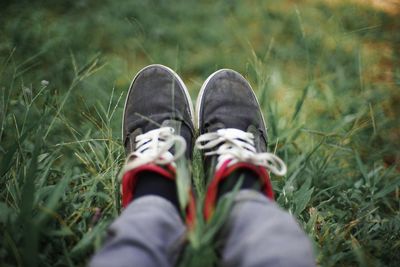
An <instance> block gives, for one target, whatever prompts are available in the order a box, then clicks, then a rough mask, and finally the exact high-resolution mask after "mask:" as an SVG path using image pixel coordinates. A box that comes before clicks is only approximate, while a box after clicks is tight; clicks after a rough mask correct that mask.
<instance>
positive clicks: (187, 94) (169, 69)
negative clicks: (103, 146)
mask: <svg viewBox="0 0 400 267" xmlns="http://www.w3.org/2000/svg"><path fill="white" fill-rule="evenodd" d="M151 67H160V68H162V69H165V70H166V71H168V72H169V73H171V74H172V75H173V76H174V77H175V78H176V79H177V80H178V82H179V84H180V85H181V86H182V88H183V91H184V93H185V97H186V100H187V101H188V104H189V111H190V118H191V119H192V123H193V124H194V123H195V122H194V121H195V119H194V109H193V102H192V98H191V97H190V94H189V90H188V89H187V87H186V85H185V84H184V83H183V81H182V79H181V77H179V75H178V74H177V73H176V72H175V71H173V70H172V69H171V68H168V67H167V66H164V65H161V64H152V65H148V66H146V67H144V68H143V69H141V70H139V71H138V72H137V73H136V75H135V77H134V78H133V79H132V82H131V84H130V86H129V90H128V93H127V94H126V98H125V104H124V112H123V114H122V131H121V134H122V140H124V138H125V137H124V136H123V134H124V118H125V111H126V104H127V102H128V97H129V95H130V93H131V90H132V85H133V83H134V82H135V81H136V78H137V77H138V76H139V74H141V73H142V71H144V70H146V69H148V68H151Z"/></svg>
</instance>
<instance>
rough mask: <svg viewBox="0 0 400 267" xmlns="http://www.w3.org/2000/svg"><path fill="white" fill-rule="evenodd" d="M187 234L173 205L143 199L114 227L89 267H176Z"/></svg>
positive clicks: (118, 219)
mask: <svg viewBox="0 0 400 267" xmlns="http://www.w3.org/2000/svg"><path fill="white" fill-rule="evenodd" d="M185 231H186V227H185V226H184V224H183V222H182V219H181V218H180V216H179V214H178V211H177V209H176V208H175V207H174V206H173V205H172V204H171V202H169V201H167V200H165V199H164V198H162V197H158V196H144V197H140V198H138V199H137V200H135V201H132V202H131V203H130V204H129V205H128V207H127V208H126V209H125V210H124V211H123V212H122V214H121V216H120V217H118V218H117V219H116V220H115V221H114V222H113V223H112V224H111V226H110V227H109V229H108V232H107V238H106V240H105V243H104V245H103V247H102V249H101V250H99V251H98V252H97V253H96V255H94V257H93V258H92V260H91V262H90V266H92V267H99V266H104V267H109V266H121V267H122V266H140V267H142V266H143V267H146V266H174V264H175V262H176V260H177V257H178V255H179V253H180V250H181V248H182V245H183V241H184V239H183V238H184V236H185Z"/></svg>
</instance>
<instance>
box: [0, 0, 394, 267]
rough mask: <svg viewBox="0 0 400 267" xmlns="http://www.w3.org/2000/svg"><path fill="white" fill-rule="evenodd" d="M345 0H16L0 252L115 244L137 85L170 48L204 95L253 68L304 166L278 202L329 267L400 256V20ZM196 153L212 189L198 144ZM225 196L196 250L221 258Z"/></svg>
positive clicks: (297, 164) (1, 176)
mask: <svg viewBox="0 0 400 267" xmlns="http://www.w3.org/2000/svg"><path fill="white" fill-rule="evenodd" d="M334 2H335V1H332V2H328V1H317V0H313V1H301V2H298V3H297V4H296V3H294V2H293V1H278V0H272V1H257V0H253V1H222V0H219V1H201V2H200V1H194V0H188V1H178V2H177V3H174V4H171V3H170V2H169V1H101V3H100V2H99V1H90V0H83V1H68V0H64V1H57V2H55V1H54V3H50V2H49V1H40V0H38V1H18V3H14V2H12V1H2V3H1V4H0V127H1V128H0V229H1V231H0V232H1V235H2V236H1V238H0V263H1V264H0V265H1V266H58V265H62V266H64V265H68V266H83V265H85V264H86V262H87V260H88V259H89V257H90V255H91V254H92V253H93V251H94V250H95V249H97V248H99V247H100V245H101V239H102V237H103V235H104V232H105V229H106V227H107V226H108V225H109V223H110V222H111V221H112V220H113V219H114V218H115V217H116V216H118V213H119V211H120V204H119V197H120V196H119V183H118V175H119V171H120V168H121V166H122V164H123V162H124V154H123V148H122V146H121V137H120V135H121V132H120V131H121V130H120V121H121V114H122V108H123V99H124V97H125V94H126V91H127V88H128V86H129V83H130V80H131V78H132V77H133V75H134V74H135V73H136V71H138V70H139V69H140V68H142V67H143V66H145V65H147V64H151V63H161V64H165V65H168V66H170V67H172V68H173V69H175V70H177V72H178V73H179V74H180V75H181V76H182V78H183V79H184V81H185V82H186V84H187V85H188V87H189V88H190V90H191V93H192V97H193V98H194V99H195V96H196V94H197V92H198V90H199V88H200V86H201V84H202V82H203V80H204V79H205V78H206V77H207V76H208V75H209V74H210V73H212V72H213V71H215V70H217V69H218V68H222V67H227V68H232V69H235V70H238V71H239V72H241V73H243V74H244V75H245V76H246V78H248V79H249V81H250V82H251V84H252V85H253V87H254V89H255V91H256V93H257V94H258V96H259V100H260V104H261V105H262V108H263V111H264V114H265V118H266V120H267V125H268V130H269V131H268V132H269V140H270V143H269V146H270V150H271V151H276V153H277V154H278V155H279V156H280V157H282V158H283V159H284V161H285V162H286V163H287V165H288V174H287V175H286V176H285V177H281V178H280V177H273V186H274V189H275V192H276V197H277V202H278V203H279V204H280V205H281V206H282V207H283V208H285V209H287V210H289V212H291V213H292V214H293V215H294V216H295V217H296V218H297V219H298V221H299V222H300V224H301V226H302V227H303V228H304V229H305V231H306V232H307V233H308V235H309V236H310V238H311V239H312V240H313V244H314V247H315V251H316V256H317V262H318V263H319V264H320V265H321V266H398V265H399V264H400V256H399V255H400V189H399V188H400V182H399V181H400V179H399V178H400V177H399V176H400V175H399V169H400V167H399V159H400V153H399V151H400V144H399V140H400V134H399V132H400V129H399V125H400V120H399V119H398V116H399V114H400V110H399V104H398V103H399V100H400V93H399V92H400V91H399V84H400V68H399V64H398V62H399V51H400V49H399V43H400V34H399V33H400V31H399V29H400V24H399V20H398V19H397V18H396V15H394V14H388V13H385V12H383V11H382V10H378V9H374V8H372V7H371V6H366V5H357V4H355V3H352V2H348V1H343V2H340V1H337V2H336V3H335V4H334ZM328 3H330V4H328ZM397 16H398V15H397ZM196 153H197V152H196ZM193 165H194V166H193V175H194V183H195V185H196V188H197V190H198V192H199V195H200V198H201V196H202V194H203V193H204V183H203V182H202V181H201V180H200V177H201V176H202V175H201V166H200V160H199V156H198V154H196V156H195V162H194V164H193ZM225 205H226V206H223V207H221V212H220V213H219V214H220V216H216V219H215V222H213V223H212V224H210V225H206V224H204V223H203V222H200V223H199V225H198V228H197V229H196V230H195V232H194V233H192V235H191V236H190V237H189V239H190V241H191V243H190V246H189V248H188V251H187V252H186V253H187V254H185V255H186V256H184V257H183V259H182V264H183V265H185V264H188V263H187V262H186V260H188V259H189V258H191V257H189V256H188V255H192V253H193V252H194V253H197V254H198V255H200V257H198V258H191V260H192V263H191V264H192V265H191V266H195V265H197V266H207V265H208V264H211V261H212V260H213V259H215V258H214V257H215V255H214V254H213V253H214V252H213V245H212V243H213V238H214V233H215V231H216V230H218V227H219V226H220V224H221V222H223V219H224V216H226V215H224V214H225V211H226V210H227V207H229V205H230V203H229V201H228V203H226V204H225ZM204 255H207V257H204ZM185 257H186V258H185ZM204 258H207V259H210V262H206V263H205V262H202V261H201V260H202V259H204Z"/></svg>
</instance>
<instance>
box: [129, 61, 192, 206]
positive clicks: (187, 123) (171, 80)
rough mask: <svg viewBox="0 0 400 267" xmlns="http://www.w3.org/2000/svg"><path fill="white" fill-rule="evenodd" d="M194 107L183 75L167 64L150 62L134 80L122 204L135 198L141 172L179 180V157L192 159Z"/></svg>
mask: <svg viewBox="0 0 400 267" xmlns="http://www.w3.org/2000/svg"><path fill="white" fill-rule="evenodd" d="M193 117H194V112H193V106H192V102H191V98H190V95H189V92H188V90H187V88H186V86H185V84H184V83H183V82H182V80H181V78H180V77H179V76H178V75H177V74H176V73H175V72H174V71H173V70H171V69H170V68H168V67H166V66H163V65H150V66H147V67H145V68H143V69H142V70H140V71H139V72H138V73H137V75H136V76H135V78H134V79H133V81H132V83H131V85H130V88H129V91H128V94H127V97H126V101H125V108H124V115H123V121H122V133H123V134H122V140H123V144H124V147H125V151H126V154H127V160H126V163H125V166H124V168H123V172H122V173H123V176H122V185H121V186H122V206H123V207H126V206H127V205H128V204H129V203H130V202H131V201H132V199H133V197H134V196H133V192H134V189H135V184H136V182H137V175H138V173H139V172H143V171H151V172H155V173H157V174H159V175H162V176H163V177H165V178H166V179H171V180H174V179H175V169H176V166H175V160H176V159H177V158H179V157H181V156H184V157H186V158H187V159H188V161H190V160H191V157H192V149H193V142H194V126H193Z"/></svg>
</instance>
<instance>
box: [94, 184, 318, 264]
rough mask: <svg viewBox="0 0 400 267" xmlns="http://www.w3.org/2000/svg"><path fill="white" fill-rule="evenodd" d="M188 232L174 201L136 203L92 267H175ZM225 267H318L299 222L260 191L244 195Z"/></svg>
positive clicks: (232, 223)
mask: <svg viewBox="0 0 400 267" xmlns="http://www.w3.org/2000/svg"><path fill="white" fill-rule="evenodd" d="M185 234H186V227H185V225H184V223H183V222H182V219H181V217H180V216H179V213H178V211H177V209H176V208H175V207H174V206H173V205H172V204H171V202H170V201H168V200H165V199H164V198H161V197H157V196H146V197H140V198H138V199H136V200H135V201H133V202H131V204H129V206H128V207H127V208H126V209H125V210H124V212H123V213H122V214H121V216H120V217H119V218H117V219H116V220H115V222H114V223H113V224H112V225H111V226H110V228H109V231H108V233H107V238H106V240H105V243H104V246H103V248H102V249H101V250H99V251H98V252H97V253H96V255H95V256H94V257H93V258H92V260H91V263H90V266H92V267H98V266H142V267H146V266H148V267H150V266H175V265H176V264H177V260H178V258H179V255H180V253H181V252H182V251H183V246H184V244H185ZM219 238H220V239H221V241H222V245H223V246H222V247H221V263H222V266H231V267H242V266H243V267H245V266H246V267H256V266H314V265H315V263H314V257H313V252H312V247H311V244H310V241H309V239H308V237H307V236H306V235H305V233H304V232H303V231H302V230H301V228H300V227H299V226H298V224H297V223H296V221H295V220H294V218H293V217H292V216H291V215H289V214H288V213H287V212H284V211H283V210H282V209H280V208H279V207H278V206H277V205H276V204H275V203H274V202H273V201H271V200H269V199H268V198H266V197H265V196H263V195H262V194H260V193H258V192H256V191H254V190H241V191H239V193H238V194H237V196H236V199H235V204H234V206H233V209H232V211H231V214H230V216H229V217H228V220H227V222H226V224H225V225H224V227H223V228H222V230H221V233H220V235H219Z"/></svg>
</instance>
